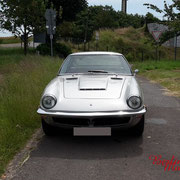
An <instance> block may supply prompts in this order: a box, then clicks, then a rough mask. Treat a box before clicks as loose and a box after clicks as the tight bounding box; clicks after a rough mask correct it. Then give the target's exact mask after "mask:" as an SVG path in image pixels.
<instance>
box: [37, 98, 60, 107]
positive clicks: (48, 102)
mask: <svg viewBox="0 0 180 180" xmlns="http://www.w3.org/2000/svg"><path fill="white" fill-rule="evenodd" d="M56 102H57V100H56V98H55V97H54V96H51V95H46V96H44V97H43V98H42V101H41V103H42V106H43V107H44V108H45V109H52V108H53V107H54V106H55V105H56Z"/></svg>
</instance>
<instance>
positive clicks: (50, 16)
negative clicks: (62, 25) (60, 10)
mask: <svg viewBox="0 0 180 180" xmlns="http://www.w3.org/2000/svg"><path fill="white" fill-rule="evenodd" d="M45 18H46V28H47V33H48V34H55V32H56V11H54V10H53V9H47V10H46V13H45Z"/></svg>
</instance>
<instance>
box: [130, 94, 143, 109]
mask: <svg viewBox="0 0 180 180" xmlns="http://www.w3.org/2000/svg"><path fill="white" fill-rule="evenodd" d="M127 104H128V106H129V107H130V108H132V109H138V108H140V107H141V105H142V99H141V97H138V96H131V97H130V98H129V99H128V100H127Z"/></svg>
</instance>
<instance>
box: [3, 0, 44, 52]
mask: <svg viewBox="0 0 180 180" xmlns="http://www.w3.org/2000/svg"><path fill="white" fill-rule="evenodd" d="M0 6H1V10H0V14H1V15H0V25H1V28H3V29H6V30H8V31H10V32H12V33H13V34H14V35H15V36H18V37H21V36H23V41H24V53H25V55H26V53H27V44H28V38H29V37H30V36H32V34H33V32H34V31H38V32H40V31H41V30H42V29H43V28H44V26H45V18H44V13H45V6H44V2H43V1H42V0H0Z"/></svg>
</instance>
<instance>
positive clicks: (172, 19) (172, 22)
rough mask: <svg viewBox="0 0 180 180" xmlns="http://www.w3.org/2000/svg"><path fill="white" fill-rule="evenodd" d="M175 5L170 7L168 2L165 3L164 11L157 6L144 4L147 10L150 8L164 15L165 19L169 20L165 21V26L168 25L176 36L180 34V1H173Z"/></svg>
mask: <svg viewBox="0 0 180 180" xmlns="http://www.w3.org/2000/svg"><path fill="white" fill-rule="evenodd" d="M172 1H173V3H172V4H171V5H168V4H167V3H166V1H164V9H163V10H162V9H159V8H158V7H157V6H155V5H153V4H144V5H145V6H147V8H150V9H152V10H154V11H156V12H158V13H163V14H164V15H163V17H164V18H166V19H167V20H166V21H164V24H166V25H168V27H169V29H170V31H172V32H173V33H176V34H180V13H179V11H180V1H179V0H172Z"/></svg>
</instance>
